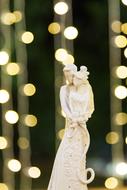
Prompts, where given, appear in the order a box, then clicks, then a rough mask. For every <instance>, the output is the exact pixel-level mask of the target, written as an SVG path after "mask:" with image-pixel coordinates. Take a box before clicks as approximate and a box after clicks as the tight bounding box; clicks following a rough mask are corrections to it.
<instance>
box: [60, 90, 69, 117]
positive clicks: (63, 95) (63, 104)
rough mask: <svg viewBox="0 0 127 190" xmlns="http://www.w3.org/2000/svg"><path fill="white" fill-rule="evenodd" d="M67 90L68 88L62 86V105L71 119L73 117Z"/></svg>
mask: <svg viewBox="0 0 127 190" xmlns="http://www.w3.org/2000/svg"><path fill="white" fill-rule="evenodd" d="M66 90H67V89H66V86H62V87H61V88H60V103H61V108H62V110H63V111H64V113H65V115H66V117H67V118H69V119H71V118H72V115H71V112H70V110H69V108H68V105H67V92H66Z"/></svg>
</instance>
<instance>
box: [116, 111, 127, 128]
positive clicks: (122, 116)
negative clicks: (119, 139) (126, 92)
mask: <svg viewBox="0 0 127 190" xmlns="http://www.w3.org/2000/svg"><path fill="white" fill-rule="evenodd" d="M115 123H116V124H117V125H125V124H126V123H127V114H126V113H124V112H121V113H117V114H116V116H115Z"/></svg>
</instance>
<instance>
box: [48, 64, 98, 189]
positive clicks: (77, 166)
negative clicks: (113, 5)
mask: <svg viewBox="0 0 127 190" xmlns="http://www.w3.org/2000/svg"><path fill="white" fill-rule="evenodd" d="M63 72H64V76H65V79H66V85H64V86H62V87H61V89H60V102H61V107H62V110H63V111H64V113H65V115H66V127H65V133H64V136H63V139H62V141H61V143H60V145H59V148H58V150H57V153H56V157H55V160H54V164H53V169H52V173H51V177H50V181H49V184H48V189H47V190H88V188H87V184H89V183H91V182H92V181H93V179H94V176H95V174H94V170H93V169H92V168H87V167H86V153H87V151H88V148H89V144H90V136H89V132H88V130H87V127H86V122H87V121H88V119H89V118H90V117H91V115H92V113H93V111H94V100H93V92H92V88H91V86H90V84H89V82H88V75H89V72H88V71H87V67H85V66H81V67H80V71H77V67H76V65H74V64H68V65H66V66H65V67H64V69H63ZM88 172H90V174H91V175H90V177H89V178H88V176H87V173H88Z"/></svg>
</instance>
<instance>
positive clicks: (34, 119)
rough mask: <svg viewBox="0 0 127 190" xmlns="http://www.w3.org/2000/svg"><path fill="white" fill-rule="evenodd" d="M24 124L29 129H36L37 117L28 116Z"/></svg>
mask: <svg viewBox="0 0 127 190" xmlns="http://www.w3.org/2000/svg"><path fill="white" fill-rule="evenodd" d="M24 123H25V124H26V125H27V126H29V127H34V126H36V125H37V117H36V116H35V115H30V114H28V115H26V116H25V117H24Z"/></svg>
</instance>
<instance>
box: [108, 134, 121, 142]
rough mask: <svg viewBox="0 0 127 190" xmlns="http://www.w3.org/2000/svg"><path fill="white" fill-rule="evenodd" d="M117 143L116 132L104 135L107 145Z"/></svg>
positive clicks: (117, 136)
mask: <svg viewBox="0 0 127 190" xmlns="http://www.w3.org/2000/svg"><path fill="white" fill-rule="evenodd" d="M118 141H119V135H118V133H116V132H109V133H108V134H107V135H106V142H107V143H108V144H116V143H117V142H118Z"/></svg>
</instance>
